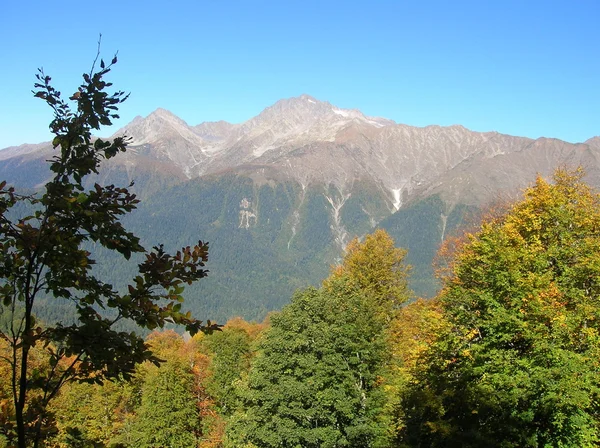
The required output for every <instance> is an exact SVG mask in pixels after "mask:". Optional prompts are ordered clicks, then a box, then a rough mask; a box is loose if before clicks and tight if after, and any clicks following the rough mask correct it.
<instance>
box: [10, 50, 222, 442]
mask: <svg viewBox="0 0 600 448" xmlns="http://www.w3.org/2000/svg"><path fill="white" fill-rule="evenodd" d="M97 61H98V56H97V57H96V60H95V61H94V64H93V65H92V69H91V70H90V72H89V73H86V74H84V75H83V83H82V84H81V85H80V87H79V88H78V89H77V91H76V92H75V94H74V95H72V96H71V97H70V99H69V100H65V99H64V98H63V97H61V93H60V92H59V91H57V90H56V89H55V88H54V87H52V85H51V78H50V77H49V76H47V75H45V74H44V72H43V70H41V69H40V70H39V73H38V75H37V82H36V84H35V88H36V89H37V90H36V91H35V92H34V96H35V97H37V98H41V99H42V100H44V101H45V102H46V103H47V104H48V105H49V106H50V107H51V109H52V110H53V113H54V119H53V120H52V122H51V123H50V129H51V131H52V133H53V134H54V139H53V141H52V146H53V147H54V149H55V151H56V155H54V156H53V157H52V159H51V160H50V161H49V162H50V170H51V171H52V173H53V174H52V179H51V180H50V181H49V182H48V183H47V184H46V185H45V187H44V189H43V192H42V194H41V195H21V194H18V193H17V192H16V191H15V189H14V188H13V187H9V186H7V184H6V182H2V183H0V278H2V282H1V284H0V295H1V297H2V313H3V314H4V313H7V314H9V315H10V316H11V317H10V318H8V319H3V321H5V322H9V324H8V328H7V329H6V330H3V331H2V332H1V333H0V337H1V338H2V339H3V340H4V341H5V342H6V343H7V344H8V345H9V347H10V350H9V355H8V356H3V357H2V360H3V362H6V363H8V364H9V365H10V368H11V393H12V399H13V404H14V412H15V419H16V438H17V439H18V446H19V447H20V448H24V447H25V446H26V445H27V444H28V443H31V444H32V445H33V446H37V445H38V444H39V441H40V436H41V433H42V426H43V424H44V422H45V418H46V409H47V406H48V402H49V401H50V400H51V399H52V398H53V397H55V396H56V394H57V393H58V391H59V390H60V388H61V386H62V385H63V384H65V383H66V382H68V381H75V380H77V381H90V382H101V381H102V380H103V379H105V378H116V377H119V376H124V377H125V378H127V377H129V376H131V374H132V373H133V372H134V368H135V365H136V364H137V363H139V362H141V361H144V360H152V361H153V362H158V359H157V358H156V357H154V356H153V355H152V353H151V352H150V351H149V350H148V347H147V345H146V344H145V343H144V341H143V339H142V338H140V337H139V336H137V335H136V334H134V333H125V332H119V331H117V330H115V329H114V325H115V324H116V323H117V322H119V321H121V320H123V319H130V320H132V321H133V322H135V323H136V324H138V325H139V326H141V327H143V328H149V329H154V328H160V327H163V326H164V325H165V324H166V323H168V322H171V323H175V324H181V325H184V326H185V328H186V329H187V330H188V331H189V332H191V333H196V332H197V331H199V330H203V331H210V330H212V329H214V328H216V327H215V325H214V324H211V323H210V321H208V322H207V324H206V325H203V324H202V322H201V321H198V320H196V319H194V318H192V317H191V315H190V314H189V313H184V312H182V311H181V302H182V301H183V297H182V292H183V289H184V288H183V286H184V285H185V284H186V283H187V284H191V283H192V282H194V281H196V280H198V279H200V278H202V277H204V276H206V270H204V269H203V267H204V264H205V262H206V261H207V256H208V245H207V244H205V243H203V242H199V243H198V244H197V245H195V246H192V247H189V246H188V247H185V248H183V249H182V250H181V251H178V252H177V253H176V254H175V255H170V254H168V253H166V252H165V250H164V249H163V247H162V246H157V247H154V248H153V249H152V251H146V250H145V249H144V248H143V247H142V246H141V245H140V242H139V239H138V238H137V237H136V236H135V235H133V234H132V233H131V232H128V231H127V230H126V229H125V228H124V227H123V225H122V224H121V222H120V218H121V217H122V216H124V215H126V214H127V213H129V212H131V211H132V210H133V209H135V207H136V205H137V203H138V202H139V201H138V199H136V197H135V195H133V194H131V193H130V192H129V191H128V190H127V188H122V187H117V186H114V185H108V186H100V185H98V184H95V185H94V187H93V188H92V189H90V190H89V191H86V189H85V188H84V180H85V179H86V177H87V176H89V175H91V174H94V173H98V169H99V167H100V164H101V161H102V160H103V159H109V158H112V157H114V156H116V155H117V154H118V153H119V152H123V151H125V150H126V146H127V139H126V138H125V137H117V138H115V139H114V140H112V141H110V140H109V141H107V140H102V139H99V138H93V137H92V131H95V130H99V129H100V127H101V126H103V125H110V124H111V122H112V120H113V119H115V118H118V115H117V110H118V106H119V105H120V104H121V103H122V102H123V101H125V100H126V99H127V96H128V95H125V94H124V93H123V92H121V91H117V92H115V93H112V94H109V93H107V92H106V89H107V88H109V87H110V86H111V83H109V82H106V81H105V80H104V78H105V76H106V75H107V74H108V73H109V72H110V71H111V68H112V66H113V65H114V64H115V63H116V62H117V58H116V56H115V57H114V58H113V59H112V61H111V63H110V64H105V62H104V61H103V60H100V64H99V66H100V68H99V70H96V62H97ZM72 105H74V106H75V107H74V109H72ZM23 210H26V212H25V213H26V214H25V215H24V216H23V215H21V216H19V213H20V212H22V211H23ZM90 243H93V244H95V245H98V246H103V247H105V248H106V249H108V250H111V251H116V252H118V253H119V254H121V255H122V256H123V257H124V258H126V259H129V258H130V257H131V255H132V254H133V253H140V254H143V261H142V262H141V263H140V264H139V265H138V268H139V274H138V275H136V276H135V278H134V279H133V282H132V283H131V284H130V285H128V287H127V290H126V293H121V292H119V291H117V290H116V289H115V288H114V287H113V286H112V285H110V284H107V283H105V282H103V281H102V280H101V279H99V278H97V277H96V276H94V272H93V269H92V267H93V265H94V260H93V258H92V254H91V253H90V252H89V251H88V250H87V249H86V247H90V246H91V244H90ZM86 244H87V245H86ZM41 297H53V298H56V299H62V300H63V301H65V302H67V303H70V304H71V306H72V307H73V308H74V310H75V312H76V313H77V321H76V323H74V324H71V325H66V324H63V323H60V322H57V323H55V324H52V325H50V324H44V325H42V324H40V323H38V322H37V321H36V319H35V305H36V303H37V302H39V299H40V298H41ZM102 310H105V313H102ZM107 316H110V317H107ZM34 348H40V349H41V348H43V349H45V351H46V352H47V356H48V363H47V367H48V368H47V369H38V368H34V366H32V365H31V359H30V358H31V353H32V350H33V349H34ZM34 391H36V392H35V398H36V399H35V400H32V398H33V397H34V395H32V394H33V392H34Z"/></svg>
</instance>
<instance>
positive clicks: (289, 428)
mask: <svg viewBox="0 0 600 448" xmlns="http://www.w3.org/2000/svg"><path fill="white" fill-rule="evenodd" d="M362 299H363V298H362V297H360V296H359V295H357V294H353V295H352V296H346V297H345V298H344V299H343V300H342V299H341V298H340V297H338V298H336V297H333V296H332V295H330V294H328V293H327V292H325V291H319V290H315V289H309V290H307V291H305V292H303V293H299V294H297V295H296V296H295V297H294V299H293V301H292V303H291V304H290V305H289V306H287V307H286V308H284V310H283V311H282V312H281V314H280V315H278V316H273V318H272V320H271V322H272V327H271V329H270V330H268V331H267V333H266V335H265V337H264V339H263V340H262V341H261V342H260V343H259V345H258V354H257V356H256V358H255V360H254V362H253V364H252V367H251V370H250V374H249V378H248V395H247V397H246V400H247V412H246V415H245V416H244V418H243V419H242V421H238V422H237V426H238V427H237V428H235V427H234V428H233V430H234V431H235V430H237V431H238V432H241V433H243V434H244V436H245V437H244V439H245V440H247V441H250V442H252V443H254V444H255V445H257V446H264V447H276V446H304V447H336V446H354V447H367V446H374V445H373V442H374V440H375V439H376V438H377V436H378V435H379V428H378V427H377V424H376V421H375V418H374V416H376V415H377V409H378V408H379V407H380V404H381V399H382V395H381V390H380V389H379V388H378V387H377V378H378V372H379V367H380V366H381V365H382V359H383V358H384V356H385V354H384V352H385V351H384V344H383V341H382V340H381V338H379V339H377V338H374V336H375V334H376V333H378V327H377V325H376V324H375V323H374V322H372V321H370V320H371V319H372V314H370V313H368V310H366V309H365V307H364V301H363V300H362ZM373 339H375V340H373ZM234 444H235V446H240V445H241V442H240V441H239V440H238V441H236V442H235V443H234Z"/></svg>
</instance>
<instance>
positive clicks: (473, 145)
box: [0, 95, 600, 212]
mask: <svg viewBox="0 0 600 448" xmlns="http://www.w3.org/2000/svg"><path fill="white" fill-rule="evenodd" d="M115 135H127V136H129V137H130V138H131V143H130V145H129V151H128V152H127V153H126V154H125V155H123V156H120V157H119V158H117V159H118V160H115V161H114V162H111V166H113V165H114V164H116V165H117V166H121V168H122V167H125V168H126V170H127V172H129V173H131V172H137V173H139V172H140V170H141V171H144V170H150V171H152V172H154V173H159V172H161V171H162V172H164V173H165V174H167V173H168V175H169V176H171V177H172V178H173V179H174V180H173V182H180V181H184V180H185V179H193V178H197V177H201V176H205V175H215V174H218V173H223V172H225V171H243V172H244V173H246V174H248V175H253V176H254V177H255V178H260V177H261V176H263V177H264V173H265V170H267V171H268V172H269V173H270V174H269V176H270V177H275V178H279V179H286V180H294V181H296V182H298V183H299V184H301V185H302V186H303V187H307V186H309V185H313V184H324V185H332V186H334V187H335V189H337V190H338V192H339V194H340V195H341V197H345V196H347V195H348V194H349V193H350V192H351V191H352V189H353V185H354V184H355V183H356V182H364V181H366V182H369V183H372V184H375V185H378V186H379V188H380V189H381V191H382V192H383V193H384V194H385V196H386V197H387V200H388V206H389V207H388V208H389V210H390V212H394V211H396V210H399V209H400V208H401V207H402V206H403V205H404V204H406V203H408V202H411V201H415V200H418V199H423V198H425V197H428V196H431V195H433V194H439V195H440V196H441V197H442V198H443V199H444V201H445V202H446V203H447V204H448V206H449V207H450V208H452V207H453V206H454V205H456V204H460V203H462V204H468V205H480V204H483V203H486V202H489V201H490V200H493V199H495V198H496V197H497V196H498V195H499V194H504V193H512V192H514V191H517V190H518V189H520V188H522V187H523V186H525V185H526V184H527V183H529V182H531V181H532V180H533V179H534V178H535V175H536V174H537V173H540V174H542V175H548V174H550V173H551V172H552V171H553V170H554V169H555V168H556V167H557V166H559V165H561V164H562V165H571V166H574V165H575V166H576V165H583V166H584V167H585V168H586V169H587V170H588V172H589V180H590V181H591V182H592V183H594V184H600V168H599V165H600V160H599V158H598V152H599V151H600V137H593V138H590V139H589V140H588V141H586V142H585V143H582V144H571V143H567V142H563V141H560V140H556V139H547V138H540V139H537V140H532V139H528V138H523V137H513V136H510V135H503V134H499V133H496V132H485V133H480V132H472V131H469V130H468V129H466V128H464V127H462V126H449V127H440V126H427V127H423V128H419V127H412V126H406V125H402V124H396V123H394V122H393V121H391V120H387V119H384V118H377V117H368V116H365V115H364V114H362V113H361V112H360V111H358V110H354V109H352V110H350V109H340V108H337V107H336V106H334V105H332V104H330V103H328V102H323V101H319V100H317V99H315V98H313V97H311V96H309V95H301V96H299V97H296V98H289V99H284V100H280V101H278V102H277V103H275V104H274V105H272V106H270V107H268V108H266V109H265V110H264V111H262V112H261V113H260V114H259V115H258V116H256V117H254V118H252V119H250V120H248V121H246V122H244V123H240V124H231V123H227V122H225V121H219V122H212V123H201V124H199V125H197V126H189V125H188V124H187V123H186V122H185V121H183V120H181V119H180V118H178V117H177V116H175V115H173V114H172V113H170V112H169V111H166V110H164V109H157V110H156V111H154V112H153V113H151V114H150V115H148V116H147V117H145V118H143V117H136V118H135V119H134V120H133V121H132V122H131V123H129V124H128V125H126V126H125V127H124V128H122V129H120V130H119V131H118V132H117V133H116V134H115ZM49 154H50V152H49V145H23V146H20V147H12V148H7V149H5V150H2V151H0V161H5V162H7V163H8V162H10V165H11V167H12V169H14V166H15V164H17V165H19V166H20V165H26V163H27V162H28V161H31V160H36V159H40V158H48V155H49ZM17 162H18V163H17ZM41 181H42V180H41V179H40V182H41ZM34 184H35V182H34Z"/></svg>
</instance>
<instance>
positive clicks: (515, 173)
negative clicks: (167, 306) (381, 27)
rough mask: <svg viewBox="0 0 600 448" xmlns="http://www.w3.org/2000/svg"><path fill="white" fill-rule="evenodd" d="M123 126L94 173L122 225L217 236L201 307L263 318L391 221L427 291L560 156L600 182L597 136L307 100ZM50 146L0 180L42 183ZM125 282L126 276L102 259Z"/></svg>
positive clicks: (194, 304) (28, 149) (4, 170)
mask: <svg viewBox="0 0 600 448" xmlns="http://www.w3.org/2000/svg"><path fill="white" fill-rule="evenodd" d="M116 134H117V135H123V134H125V135H127V136H129V137H131V139H132V140H131V144H130V146H129V150H128V152H126V153H125V154H122V155H119V156H118V157H117V158H115V159H113V160H111V161H110V162H107V163H106V164H105V166H104V169H103V171H102V172H101V173H100V176H99V179H98V178H96V179H90V183H91V182H95V181H100V182H104V183H118V184H121V185H125V184H128V183H129V182H131V181H135V185H134V186H133V187H132V189H133V190H134V191H135V192H136V193H137V194H138V196H139V197H140V198H141V199H142V201H143V202H142V204H141V206H140V207H139V210H138V211H137V212H135V213H134V214H133V215H132V216H131V217H128V222H127V224H128V225H129V226H130V227H131V228H132V230H135V231H136V232H138V233H139V234H140V235H141V236H142V238H143V240H144V242H145V244H146V245H153V244H156V243H159V242H164V243H165V245H166V246H167V247H169V248H174V247H176V246H178V245H187V244H189V243H192V242H195V241H197V240H198V239H202V240H207V241H209V242H210V244H211V250H210V263H209V269H210V271H211V272H210V276H209V278H208V279H206V280H203V281H201V282H200V283H199V284H198V286H197V287H194V288H193V289H190V290H189V291H188V297H189V299H188V305H189V306H190V307H191V309H192V310H193V311H194V312H196V313H197V314H198V315H199V316H202V317H205V316H206V317H210V318H211V319H215V318H216V319H218V320H220V321H224V320H225V319H227V318H228V317H231V316H233V315H236V314H241V315H243V316H244V317H246V318H249V319H253V318H254V319H260V318H261V317H262V316H264V314H265V313H266V312H267V311H269V310H272V309H277V308H280V307H281V306H282V305H283V304H285V303H287V302H288V301H289V299H290V297H291V294H292V292H293V291H294V290H295V289H297V288H301V287H305V286H307V285H310V284H318V283H319V282H320V280H321V279H322V278H324V277H325V276H326V274H327V272H328V270H329V268H330V265H331V264H333V263H335V262H336V260H338V259H339V258H340V257H341V255H342V253H343V249H344V247H345V245H346V244H347V243H348V241H350V239H351V238H353V237H355V236H359V237H360V236H362V235H364V234H366V233H368V232H371V231H372V230H373V229H375V228H376V227H383V228H385V229H387V230H388V231H389V233H390V234H391V235H392V236H393V237H394V238H395V239H396V242H397V244H398V245H400V246H404V247H407V248H408V249H409V255H408V261H409V262H410V263H411V264H413V279H412V281H411V286H412V288H413V289H414V290H415V292H416V294H418V295H422V296H431V295H433V294H434V293H435V291H436V288H437V284H436V282H435V281H434V279H433V276H432V270H431V267H430V265H431V260H432V258H433V256H434V254H435V252H436V250H437V248H438V247H439V244H440V243H441V241H442V239H443V238H444V237H445V236H446V235H448V234H450V233H451V232H453V231H454V230H455V229H456V228H457V226H459V225H460V224H461V222H462V220H463V219H464V216H465V213H468V212H469V211H472V210H475V209H477V208H479V207H482V206H483V207H485V204H487V203H489V202H490V201H494V200H497V199H498V198H507V197H508V198H510V197H515V196H516V195H518V194H519V191H520V189H522V188H523V187H524V186H526V185H528V184H529V183H531V182H533V180H534V179H535V176H536V174H537V173H540V174H542V175H549V174H550V173H551V172H552V171H553V170H554V168H555V167H557V166H558V165H564V164H566V165H571V166H577V165H583V166H584V167H585V168H586V170H587V172H588V177H587V179H586V180H587V181H588V182H589V183H591V184H592V185H597V186H600V161H599V158H598V155H599V153H600V137H594V138H591V139H590V140H588V141H587V142H585V143H580V144H571V143H567V142H564V141H560V140H556V139H547V138H541V139H537V140H532V139H528V138H523V137H513V136H509V135H503V134H499V133H496V132H488V133H478V132H472V131H469V130H468V129H465V128H464V127H462V126H450V127H440V126H428V127H424V128H416V127H411V126H406V125H402V124H396V123H394V122H393V121H391V120H387V119H384V118H377V117H368V116H365V115H364V114H362V113H361V112H360V111H358V110H347V109H340V108H337V107H335V106H333V105H331V104H329V103H327V102H322V101H318V100H316V99H315V98H312V97H310V96H308V95H302V96H300V97H297V98H291V99H286V100H281V101H278V102H277V103H276V104H274V105H273V106H271V107H269V108H267V109H265V110H264V111H263V112H261V113H260V114H259V115H258V116H256V117H254V118H252V119H251V120H248V121H246V122H244V123H241V124H230V123H227V122H224V121H221V122H215V123H202V124H200V125H197V126H190V125H188V124H187V123H185V122H184V121H183V120H181V119H179V118H178V117H176V116H175V115H173V114H171V113H170V112H168V111H166V110H163V109H158V110H157V111H155V112H153V113H152V114H150V115H149V116H148V117H145V118H143V117H137V118H135V119H134V120H133V121H132V122H131V123H129V124H128V125H126V126H125V127H124V128H123V129H121V130H119V131H118V132H117V133H116ZM51 154H52V149H51V147H50V145H49V144H41V145H22V146H19V147H11V148H7V149H4V150H2V151H0V178H4V179H6V180H8V181H9V182H11V183H13V184H15V185H17V186H20V187H22V188H27V189H34V188H37V187H39V186H40V185H43V183H44V182H45V181H46V180H47V179H48V177H49V172H48V169H47V164H46V162H45V160H47V159H48V158H50V157H51ZM98 261H99V263H98V269H99V270H100V271H102V273H103V274H105V275H108V276H110V277H111V278H113V279H114V281H115V282H116V283H122V282H124V280H125V278H126V276H127V273H128V272H129V271H128V269H127V267H126V266H125V264H124V263H123V262H122V261H121V260H114V259H112V258H110V259H109V258H106V257H105V256H104V255H103V254H99V255H98Z"/></svg>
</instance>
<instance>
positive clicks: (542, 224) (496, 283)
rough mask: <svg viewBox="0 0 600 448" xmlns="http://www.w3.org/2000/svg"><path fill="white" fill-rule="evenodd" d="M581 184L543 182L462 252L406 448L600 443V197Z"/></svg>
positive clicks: (575, 177)
mask: <svg viewBox="0 0 600 448" xmlns="http://www.w3.org/2000/svg"><path fill="white" fill-rule="evenodd" d="M582 176H583V172H582V170H581V169H578V170H575V171H568V170H565V169H559V170H557V171H556V172H555V174H554V181H553V182H548V181H546V180H544V179H543V178H541V177H538V179H537V181H536V182H535V184H534V185H533V186H532V187H531V188H529V189H527V190H526V191H525V198H524V199H523V200H522V201H521V202H519V203H517V204H515V205H514V206H513V207H512V208H510V209H509V210H508V211H507V213H506V214H505V215H504V216H500V217H498V216H497V217H495V218H493V219H490V220H488V221H485V222H483V223H482V225H481V228H480V230H479V231H478V232H477V233H473V234H470V235H468V240H467V242H466V243H465V244H464V245H463V246H462V247H460V248H459V250H458V251H457V253H456V258H455V260H454V263H453V264H452V266H451V267H452V272H451V275H450V276H449V277H448V278H447V279H446V282H445V287H444V289H443V290H442V292H441V294H440V296H439V300H440V301H441V304H442V307H443V313H444V316H445V318H446V319H448V321H449V324H450V331H448V332H447V333H446V334H445V335H444V337H443V338H440V339H438V341H437V342H436V343H435V344H434V345H433V346H432V349H431V350H430V351H429V356H428V361H429V366H428V369H426V371H424V372H423V373H422V374H421V375H420V376H419V378H417V381H415V382H414V385H413V393H412V399H409V400H408V401H407V402H406V403H405V408H406V410H407V415H408V430H407V431H406V434H405V438H404V440H405V442H406V443H407V445H409V446H433V447H436V446H440V447H441V446H444V447H450V446H461V447H475V446H477V447H479V446H487V447H494V446H502V447H517V446H518V447H525V446H532V447H533V446H535V447H538V446H565V447H566V446H577V447H586V446H597V444H598V443H599V441H600V425H599V423H600V406H599V398H600V375H599V373H600V356H599V355H600V350H599V349H600V338H599V330H600V195H599V194H598V193H597V192H596V191H594V190H593V189H592V188H590V187H589V186H588V185H586V184H585V183H584V182H583V181H582Z"/></svg>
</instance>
